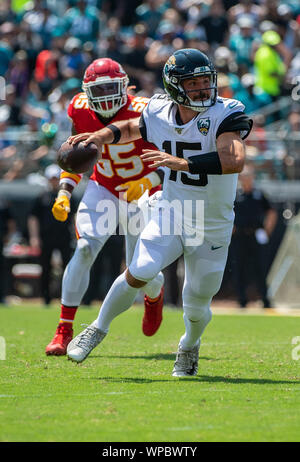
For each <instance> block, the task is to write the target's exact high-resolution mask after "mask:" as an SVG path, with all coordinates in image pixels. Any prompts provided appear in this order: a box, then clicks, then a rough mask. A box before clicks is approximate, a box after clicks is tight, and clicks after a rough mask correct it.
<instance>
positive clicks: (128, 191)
mask: <svg viewBox="0 0 300 462" xmlns="http://www.w3.org/2000/svg"><path fill="white" fill-rule="evenodd" d="M82 88H83V90H84V92H82V93H79V94H77V95H76V96H75V97H74V98H73V100H72V101H71V103H70V105H69V108H68V115H69V117H70V118H71V119H72V123H73V125H72V134H79V133H85V132H92V131H96V130H99V129H101V128H103V127H106V126H108V125H109V124H112V123H113V122H116V121H121V120H126V119H132V118H135V117H140V113H141V112H142V110H143V109H144V107H145V106H146V105H147V103H148V99H147V98H143V97H135V96H132V95H130V94H128V76H127V74H126V73H125V71H124V70H123V68H122V66H121V65H120V64H118V63H117V62H116V61H113V60H112V59H109V58H103V59H97V60H95V61H93V62H92V63H91V64H90V65H89V66H88V68H87V69H86V72H85V75H84V79H83V86H82ZM147 148H151V149H153V145H150V144H149V143H147V142H145V141H143V140H142V139H139V140H136V141H134V142H131V143H126V144H122V145H120V144H118V145H117V144H111V145H104V146H103V152H102V156H101V159H100V160H99V161H98V162H97V164H96V165H95V167H94V169H93V173H92V175H91V177H90V179H89V182H88V185H87V188H86V190H85V193H84V196H83V198H82V200H81V202H80V204H79V207H78V212H77V217H76V234H77V238H78V240H77V246H76V250H75V252H74V255H73V257H72V258H71V260H70V262H69V264H68V265H67V267H66V269H65V272H64V276H63V282H62V297H61V316H60V322H59V325H58V327H57V329H56V332H55V335H54V338H53V339H52V341H51V342H50V343H49V345H48V346H47V347H46V354H47V355H65V354H66V349H67V346H68V344H69V342H70V341H71V340H72V337H73V328H72V326H73V321H74V318H75V314H76V311H77V308H78V306H79V305H80V303H81V300H82V297H83V296H84V294H85V291H86V290H87V288H88V284H89V275H90V269H91V266H92V264H93V262H94V261H95V259H96V257H97V255H98V253H99V252H100V250H101V249H102V247H103V246H104V244H105V242H106V241H107V240H108V238H109V237H110V235H111V234H113V232H114V231H115V229H113V230H112V229H110V231H109V232H107V231H106V232H105V231H104V230H103V226H100V222H101V219H103V217H104V208H103V207H102V206H103V204H106V205H107V204H108V205H109V204H111V205H112V206H113V208H114V213H116V215H117V216H116V224H115V228H116V227H117V225H118V223H120V224H121V225H123V226H125V229H127V226H126V221H127V220H128V215H129V212H128V207H125V213H123V212H122V210H123V209H124V207H123V209H122V206H121V205H122V204H121V203H123V205H124V204H125V205H126V204H127V203H126V202H124V199H125V200H126V201H127V202H131V201H133V200H138V199H139V198H140V197H141V196H142V195H143V193H144V192H145V191H146V190H147V189H148V190H150V194H151V193H152V192H153V191H155V188H156V189H157V188H158V187H159V185H160V183H161V176H160V172H159V171H153V169H150V168H149V167H147V165H145V164H144V163H143V161H142V159H141V158H140V154H141V153H142V149H147ZM81 176H82V175H77V174H70V173H67V172H62V174H61V179H60V190H59V192H58V195H57V198H56V200H55V203H54V205H53V208H52V213H53V215H54V217H55V218H56V219H57V220H59V221H65V220H66V219H67V216H68V213H69V211H70V197H71V194H72V191H73V189H74V187H75V186H76V185H77V184H78V183H79V181H80V180H81ZM120 191H123V193H121V194H123V197H122V200H120V199H119V195H120ZM137 238H138V235H132V234H129V233H127V234H126V260H127V262H130V261H131V258H132V255H133V251H134V248H135V244H136V241H137ZM163 282H164V280H163V274H162V273H160V274H159V275H158V277H156V278H155V279H154V280H153V281H150V282H149V283H148V284H147V286H145V287H144V289H143V290H144V292H145V297H144V305H145V311H144V317H143V323H142V326H143V332H144V334H145V335H149V336H150V335H153V334H154V333H155V332H156V331H157V329H158V328H159V326H160V323H161V321H162V307H163Z"/></svg>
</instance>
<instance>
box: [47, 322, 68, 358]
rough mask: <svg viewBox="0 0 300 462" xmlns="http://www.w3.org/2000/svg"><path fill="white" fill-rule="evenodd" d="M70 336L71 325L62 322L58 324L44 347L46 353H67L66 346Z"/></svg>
mask: <svg viewBox="0 0 300 462" xmlns="http://www.w3.org/2000/svg"><path fill="white" fill-rule="evenodd" d="M72 338H73V329H72V326H66V325H65V324H64V323H61V324H58V327H57V329H56V332H55V335H54V337H53V339H52V341H51V342H50V343H49V345H47V347H46V350H45V353H46V355H56V356H63V355H65V354H66V353H67V346H68V345H69V343H70V342H71V340H72Z"/></svg>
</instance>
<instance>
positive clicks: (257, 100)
mask: <svg viewBox="0 0 300 462" xmlns="http://www.w3.org/2000/svg"><path fill="white" fill-rule="evenodd" d="M241 84H242V87H241V88H240V90H238V91H237V92H235V94H234V97H235V98H236V99H238V100H239V101H241V102H242V103H243V104H244V105H245V107H246V111H247V114H248V113H251V112H255V111H257V110H258V109H260V108H262V107H264V106H266V105H267V104H270V103H272V98H271V97H270V96H269V95H268V94H267V93H265V92H264V91H263V90H262V89H261V88H259V87H256V86H255V76H254V75H253V74H250V73H247V74H244V75H243V76H242V78H241Z"/></svg>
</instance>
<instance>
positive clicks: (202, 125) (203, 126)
mask: <svg viewBox="0 0 300 462" xmlns="http://www.w3.org/2000/svg"><path fill="white" fill-rule="evenodd" d="M197 126H198V130H199V132H200V133H202V135H204V136H206V135H207V133H208V130H209V127H210V119H199V120H198V122H197Z"/></svg>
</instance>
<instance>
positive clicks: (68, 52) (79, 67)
mask: <svg viewBox="0 0 300 462" xmlns="http://www.w3.org/2000/svg"><path fill="white" fill-rule="evenodd" d="M85 58H86V56H85V54H84V53H83V51H82V44H81V41H80V40H79V39H77V38H75V37H70V38H68V40H67V41H66V43H65V46H64V55H63V56H62V57H61V58H60V59H59V65H58V68H59V72H60V73H61V75H62V76H63V77H64V78H65V79H69V78H71V77H75V78H81V77H82V75H83V72H84V69H85V67H86V66H87V64H88V63H87V62H86V60H85Z"/></svg>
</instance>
